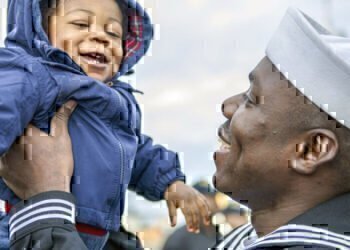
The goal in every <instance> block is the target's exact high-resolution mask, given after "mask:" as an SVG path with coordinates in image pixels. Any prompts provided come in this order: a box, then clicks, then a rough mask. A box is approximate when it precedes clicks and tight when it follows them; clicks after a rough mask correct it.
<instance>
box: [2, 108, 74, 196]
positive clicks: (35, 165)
mask: <svg viewBox="0 0 350 250" xmlns="http://www.w3.org/2000/svg"><path fill="white" fill-rule="evenodd" d="M76 105H77V104H76V102H75V101H68V102H67V103H66V104H65V105H63V106H62V107H61V108H60V110H59V111H58V112H57V113H56V114H55V116H54V117H53V119H52V121H51V134H50V135H47V134H45V133H43V132H41V131H40V130H39V129H38V128H36V127H34V126H32V125H29V126H28V128H27V129H26V131H25V133H24V135H23V136H21V137H20V138H19V139H18V140H17V141H16V142H15V143H14V144H13V145H12V147H11V149H10V150H9V151H8V152H7V154H6V155H5V156H4V157H3V158H2V159H1V161H2V164H0V175H1V176H2V178H3V179H4V181H5V183H6V184H7V185H8V187H9V188H10V189H11V190H12V191H13V192H14V193H15V194H16V195H17V196H18V197H20V198H22V199H27V198H29V197H31V196H34V195H36V194H39V193H42V192H47V191H54V190H56V191H66V192H69V191H70V180H71V177H72V174H73V165H74V162H73V153H72V144H71V140H70V137H69V133H68V120H69V117H70V115H71V114H72V113H73V111H74V109H75V107H76Z"/></svg>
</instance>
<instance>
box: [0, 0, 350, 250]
mask: <svg viewBox="0 0 350 250" xmlns="http://www.w3.org/2000/svg"><path fill="white" fill-rule="evenodd" d="M139 2H140V3H141V4H142V5H143V6H144V7H145V8H146V9H147V11H148V13H149V14H150V16H151V17H152V20H153V22H154V24H155V28H156V33H155V39H154V42H153V45H152V48H151V49H150V51H149V53H148V55H147V56H146V57H145V58H144V60H142V62H141V63H140V64H139V65H138V66H137V68H136V69H135V70H136V74H134V75H132V76H130V77H128V78H127V79H125V80H126V81H129V82H130V83H131V84H133V85H134V86H135V87H136V88H137V89H139V90H141V91H143V92H144V93H145V94H144V95H139V96H137V98H138V100H139V102H140V104H141V107H142V109H143V130H144V133H146V134H149V135H152V136H153V138H154V139H155V141H156V142H157V143H160V144H162V145H165V146H166V147H168V148H170V149H172V150H175V151H178V152H180V156H181V161H182V166H183V171H184V172H185V173H186V175H187V182H188V183H189V184H193V183H194V182H196V181H198V180H200V179H204V180H207V181H208V182H209V183H211V178H212V175H213V173H214V172H215V166H214V163H213V161H212V154H213V152H214V151H215V149H216V147H217V145H216V144H217V143H216V141H217V136H216V130H217V127H218V126H219V125H220V124H221V123H222V122H223V121H224V119H223V117H222V115H221V113H220V107H221V103H222V101H223V100H224V99H225V98H227V97H229V96H231V95H235V94H237V93H239V92H241V91H244V90H246V89H247V88H248V86H249V83H248V77H247V76H248V73H249V72H250V71H251V70H252V69H253V68H254V67H255V65H256V64H257V63H258V62H259V61H260V60H261V59H262V57H263V56H264V50H265V46H266V45H267V43H268V41H269V38H270V37H271V36H272V34H273V32H274V31H275V30H276V28H277V26H278V24H279V22H280V20H281V18H282V17H283V16H284V13H285V11H286V9H287V8H288V7H289V6H294V7H297V8H300V9H301V10H302V11H304V12H305V13H307V14H308V15H310V16H311V17H313V18H315V19H316V20H318V21H319V22H320V23H322V24H323V25H324V26H326V27H327V28H328V29H329V30H331V31H333V32H335V33H337V34H342V35H344V36H348V35H349V34H350V25H348V24H349V22H350V16H349V15H348V13H349V10H350V1H348V0H312V1H310V0H309V1H305V0H265V1H261V0H235V1H232V0H216V1H213V0H142V1H141V0H140V1H139ZM6 5H7V1H6V0H0V6H1V13H0V14H1V16H0V20H1V31H0V40H1V41H3V40H4V38H5V36H6ZM222 199H224V198H222ZM224 203H225V202H224ZM126 211H127V212H126V214H125V216H124V217H125V218H124V225H125V227H126V228H127V229H128V230H130V231H133V232H138V234H139V236H140V237H141V238H142V239H143V241H144V245H145V247H146V248H149V249H154V250H157V249H162V246H163V244H164V241H165V240H166V238H167V236H168V235H169V234H170V233H171V232H173V230H174V229H173V228H171V227H170V226H169V223H168V217H167V207H166V205H165V203H163V202H158V203H151V202H148V201H145V200H144V199H143V198H142V197H139V196H136V195H135V194H133V193H129V195H128V208H127V210H126ZM179 214H180V213H179ZM178 220H179V221H178V227H179V226H181V225H183V224H184V220H183V217H182V215H181V216H179V218H178ZM218 221H220V220H219V219H218ZM224 231H225V230H224ZM179 249H181V248H179Z"/></svg>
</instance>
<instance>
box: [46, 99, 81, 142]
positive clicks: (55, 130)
mask: <svg viewBox="0 0 350 250" xmlns="http://www.w3.org/2000/svg"><path fill="white" fill-rule="evenodd" d="M77 105H78V104H77V102H76V101H73V100H70V101H68V102H66V103H65V104H63V106H62V107H61V108H60V109H59V110H58V111H57V113H56V114H55V116H54V117H53V119H52V122H51V135H52V136H56V135H60V134H61V133H62V132H65V131H66V132H68V129H67V124H68V120H69V117H70V116H71V115H72V113H73V112H74V110H75V108H76V107H77Z"/></svg>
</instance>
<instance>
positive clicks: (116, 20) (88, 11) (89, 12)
mask: <svg viewBox="0 0 350 250" xmlns="http://www.w3.org/2000/svg"><path fill="white" fill-rule="evenodd" d="M77 11H83V12H86V13H88V14H90V15H94V14H95V13H94V12H92V11H90V10H86V9H75V10H70V11H68V12H67V13H66V15H69V14H71V13H73V12H77ZM108 19H109V20H112V21H115V22H117V23H120V24H121V21H120V20H118V19H116V18H114V17H110V18H108Z"/></svg>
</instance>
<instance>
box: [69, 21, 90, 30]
mask: <svg viewBox="0 0 350 250" xmlns="http://www.w3.org/2000/svg"><path fill="white" fill-rule="evenodd" d="M72 24H73V25H75V26H77V27H79V28H81V29H85V28H89V24H88V23H79V22H74V23H72Z"/></svg>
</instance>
